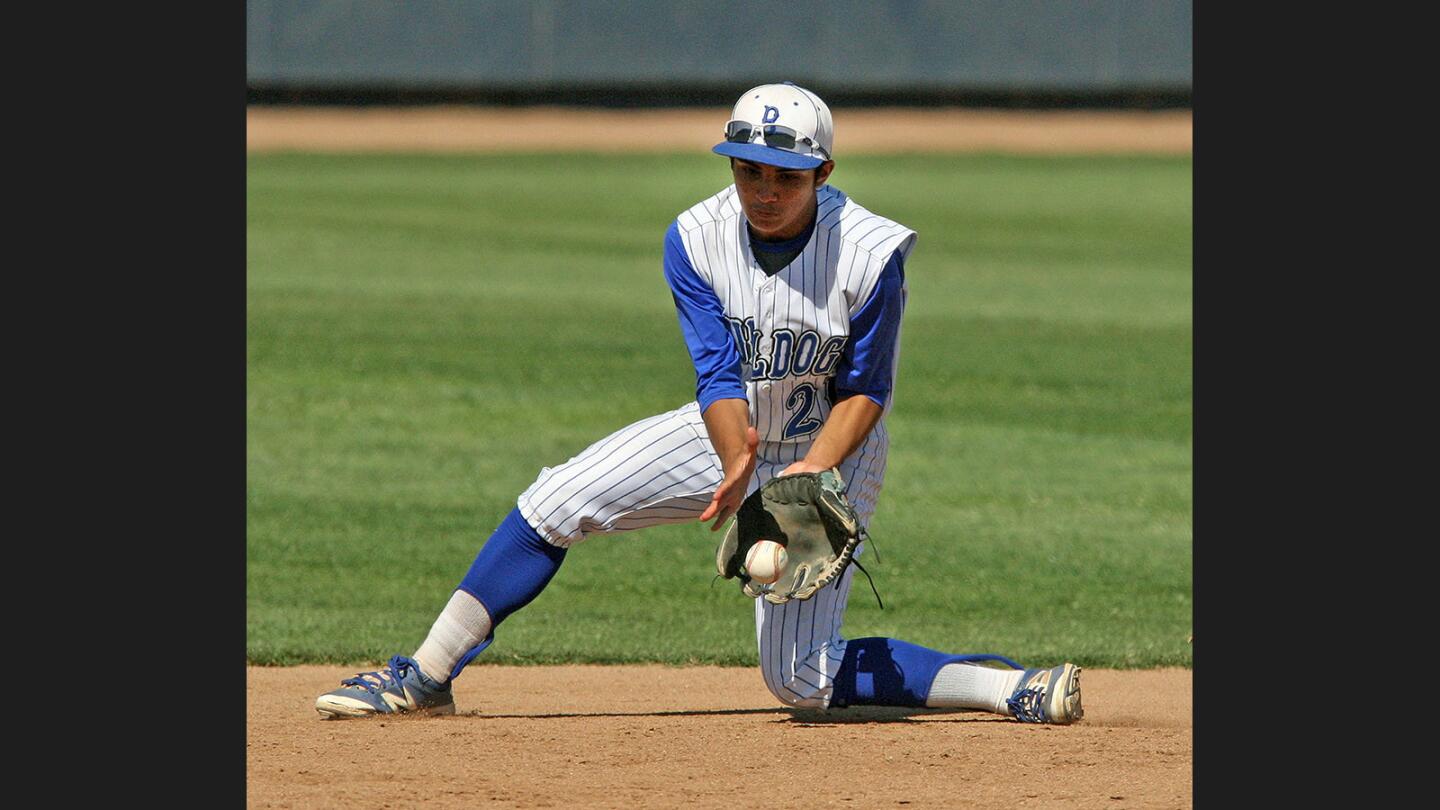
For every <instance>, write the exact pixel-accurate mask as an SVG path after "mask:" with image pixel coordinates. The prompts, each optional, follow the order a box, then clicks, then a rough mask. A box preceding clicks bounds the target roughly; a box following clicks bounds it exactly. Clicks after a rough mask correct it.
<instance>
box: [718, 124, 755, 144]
mask: <svg viewBox="0 0 1440 810" xmlns="http://www.w3.org/2000/svg"><path fill="white" fill-rule="evenodd" d="M754 132H755V128H754V127H753V126H751V125H750V124H748V123H746V122H745V121H731V122H730V123H728V124H726V125H725V140H727V141H729V142H731V143H749V142H750V137H751V135H752V134H754Z"/></svg>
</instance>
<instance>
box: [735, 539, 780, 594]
mask: <svg viewBox="0 0 1440 810" xmlns="http://www.w3.org/2000/svg"><path fill="white" fill-rule="evenodd" d="M788 562H790V555H789V554H787V553H786V552H785V547H784V546H782V545H780V544H779V543H776V542H775V541H773V540H761V541H759V542H757V543H756V544H755V545H753V546H751V547H750V551H749V552H748V553H746V554H745V573H746V574H747V575H749V577H750V578H751V579H753V580H755V581H756V582H758V583H760V584H761V585H769V584H770V583H772V582H774V581H775V580H777V579H779V578H780V575H781V574H783V573H785V565H786V563H788Z"/></svg>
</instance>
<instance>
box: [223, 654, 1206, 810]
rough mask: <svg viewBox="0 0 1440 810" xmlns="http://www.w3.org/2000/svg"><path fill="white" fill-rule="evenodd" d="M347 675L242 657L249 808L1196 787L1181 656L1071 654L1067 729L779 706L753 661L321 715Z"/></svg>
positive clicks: (534, 684)
mask: <svg viewBox="0 0 1440 810" xmlns="http://www.w3.org/2000/svg"><path fill="white" fill-rule="evenodd" d="M352 674H354V673H353V671H352V670H350V669H345V668H337V667H317V666H310V667H293V668H268V667H248V668H247V669H246V686H247V689H246V693H247V694H246V743H245V748H246V771H247V780H246V782H247V790H248V797H247V799H248V804H249V805H250V806H252V807H357V806H365V807H399V806H406V807H409V806H417V805H420V804H424V805H426V806H434V807H460V806H474V805H476V804H489V805H496V806H501V807H616V808H618V807H625V808H633V807H681V806H683V807H726V808H733V807H734V806H735V805H736V804H737V803H758V802H759V801H762V800H763V801H766V802H770V803H774V804H776V806H781V805H784V806H790V805H795V806H800V807H850V808H861V807H899V806H910V807H938V806H945V807H1008V806H1016V805H1018V806H1026V807H1106V808H1133V807H1166V808H1173V807H1189V806H1192V805H1193V802H1192V798H1191V768H1192V764H1193V725H1192V718H1191V693H1192V678H1191V672H1190V671H1189V670H1178V669H1168V670H1150V671H1139V672H1136V671H1122V672H1117V671H1109V670H1088V669H1087V670H1085V672H1084V674H1083V675H1082V678H1083V682H1084V690H1085V691H1084V696H1085V719H1084V720H1083V721H1081V722H1080V723H1078V724H1076V725H1073V726H1066V727H1055V726H1026V725H1020V724H1018V723H1014V722H1012V721H1009V720H1005V719H1002V718H999V717H996V716H995V715H991V714H985V713H978V712H957V711H934V710H900V709H875V708H852V709H845V710H837V711H833V712H819V711H803V710H792V709H788V708H785V707H783V706H780V705H779V704H777V703H776V701H775V699H774V698H773V697H771V695H770V693H769V692H768V691H766V689H765V687H764V684H763V683H762V682H761V679H760V675H759V673H758V671H757V670H754V669H723V668H718V667H691V668H671V667H660V666H625V667H599V666H572V667H507V666H483V667H473V668H471V669H470V670H469V671H467V672H466V675H465V677H463V678H461V679H459V680H457V681H456V683H455V692H456V702H457V704H458V706H459V714H457V715H456V716H454V717H439V718H420V717H397V718H383V719H382V718H375V719H366V720H342V721H325V720H322V719H320V716H319V715H318V714H317V713H316V712H315V710H314V708H313V706H314V701H315V697H316V695H318V694H320V693H322V692H325V691H327V690H329V689H333V688H335V687H336V686H338V685H339V680H340V678H342V677H347V676H349V675H352ZM806 752H808V753H806ZM797 754H799V756H797ZM807 760H809V761H812V762H815V763H816V774H815V775H817V776H818V774H819V773H820V769H821V768H822V767H823V768H826V769H829V768H831V767H833V764H834V763H850V764H849V765H847V766H844V767H841V768H839V769H838V770H836V771H835V772H833V773H831V774H830V775H829V776H828V777H826V779H825V780H824V781H822V780H820V779H815V780H813V784H811V785H810V786H808V787H805V788H801V787H799V786H798V783H799V779H798V778H796V777H791V778H787V779H786V780H785V781H784V782H778V781H776V768H775V766H774V763H780V762H784V763H787V767H788V768H790V769H791V770H792V771H793V770H794V769H795V768H796V767H797V766H799V767H803V766H804V763H805V762H806V761H807ZM821 763H828V764H824V765H822V764H821Z"/></svg>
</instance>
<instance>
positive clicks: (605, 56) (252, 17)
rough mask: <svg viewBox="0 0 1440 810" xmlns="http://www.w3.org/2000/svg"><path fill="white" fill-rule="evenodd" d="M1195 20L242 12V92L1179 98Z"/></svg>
mask: <svg viewBox="0 0 1440 810" xmlns="http://www.w3.org/2000/svg"><path fill="white" fill-rule="evenodd" d="M1192 5H1193V4H1192V2H1191V0H1154V1H1152V2H1142V1H1140V0H1089V2H1075V1H1073V0H1072V1H1071V2H1062V1H1061V0H1028V2H1026V1H1022V0H1011V1H1010V2H1003V1H1001V0H984V1H976V2H937V1H936V0H833V1H832V2H824V3H812V2H791V3H774V2H760V0H731V1H730V2H725V3H703V4H702V3H679V2H661V1H660V0H631V1H630V2H624V3H605V2H594V0H591V2H584V1H583V0H532V1H531V2H500V1H499V0H476V1H474V2H438V0H409V2H405V3H392V2H374V1H372V2H342V1H341V0H308V1H302V0H250V2H248V3H247V4H246V17H247V43H248V46H247V54H246V67H247V77H248V83H249V85H250V87H251V90H252V93H253V92H255V91H257V90H259V91H264V90H266V89H267V88H268V89H274V88H309V89H314V90H324V89H326V88H409V89H414V90H426V89H432V90H433V89H435V88H451V89H464V88H469V89H472V90H474V89H484V88H488V89H490V90H495V89H497V88H499V89H504V90H507V91H511V92H521V91H526V90H530V91H535V90H548V91H563V90H564V88H567V87H588V88H597V87H606V88H616V87H619V88H625V87H632V88H633V87H663V86H674V85H677V84H679V85H685V86H690V87H725V88H733V86H734V85H736V84H745V83H747V82H755V83H758V82H761V81H773V80H775V79H777V78H789V79H792V80H794V81H797V82H801V83H802V84H808V85H810V86H812V87H815V88H816V89H817V90H820V91H821V92H827V91H828V92H829V93H830V94H831V95H834V94H835V93H837V92H848V93H872V94H901V95H903V94H906V93H918V94H921V95H924V94H926V93H929V94H935V93H946V92H949V93H955V92H970V93H991V94H1005V93H1020V94H1025V93H1031V94H1035V93H1054V94H1081V95H1085V94H1089V95H1091V96H1096V95H1104V94H1123V93H1135V92H1137V91H1148V92H1151V93H1152V94H1153V93H1156V92H1159V93H1163V94H1167V95H1168V96H1170V97H1175V96H1177V95H1182V96H1185V97H1188V94H1189V92H1190V87H1191V63H1192V45H1191V19H1192V10H1193V9H1192ZM728 92H729V93H731V94H733V92H734V91H733V89H729V90H728Z"/></svg>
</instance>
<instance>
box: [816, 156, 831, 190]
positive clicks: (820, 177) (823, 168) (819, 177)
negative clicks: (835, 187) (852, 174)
mask: <svg viewBox="0 0 1440 810" xmlns="http://www.w3.org/2000/svg"><path fill="white" fill-rule="evenodd" d="M833 171H835V161H833V160H827V161H825V162H824V163H821V164H820V165H819V166H816V167H815V188H816V189H819V188H820V187H821V186H823V185H825V181H826V180H829V179H830V173H831V172H833Z"/></svg>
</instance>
